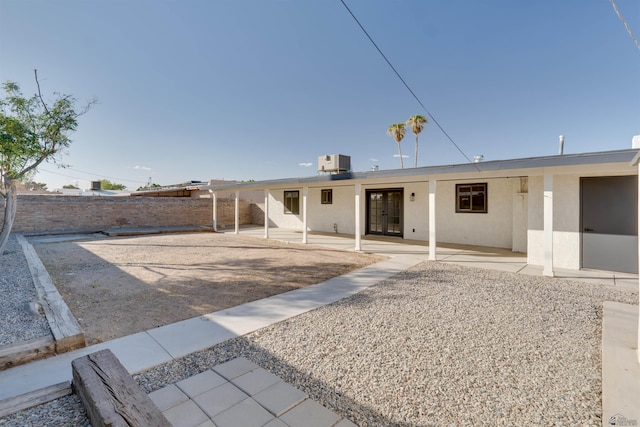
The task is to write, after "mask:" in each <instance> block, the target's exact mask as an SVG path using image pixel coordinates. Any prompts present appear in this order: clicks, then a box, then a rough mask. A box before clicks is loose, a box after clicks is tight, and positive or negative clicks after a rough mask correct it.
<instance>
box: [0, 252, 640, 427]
mask: <svg viewBox="0 0 640 427" xmlns="http://www.w3.org/2000/svg"><path fill="white" fill-rule="evenodd" d="M605 300H611V301H619V302H624V303H630V304H637V301H638V295H637V291H630V290H623V289H617V288H614V287H611V286H604V285H590V284H585V283H581V282H575V281H567V280H559V279H550V278H545V277H531V276H524V275H517V274H511V273H503V272H496V271H490V270H480V269H471V268H465V267H459V266H452V265H446V264H439V263H431V262H425V263H423V264H420V265H419V266H417V267H415V268H413V269H411V270H408V271H406V272H404V273H402V274H400V275H397V276H395V277H393V278H391V279H389V280H386V281H384V282H382V283H381V284H379V285H377V286H374V287H371V288H369V289H367V290H365V291H363V292H361V293H359V294H357V295H354V296H352V297H350V298H347V299H345V300H342V301H339V302H337V303H335V304H331V305H329V306H325V307H322V308H320V309H317V310H314V311H311V312H309V313H306V314H303V315H300V316H297V317H295V318H292V319H289V320H287V321H284V322H281V323H278V324H276V325H273V326H270V327H267V328H264V329H261V330H259V331H257V332H254V333H252V334H249V335H246V336H244V337H240V338H236V339H233V340H229V341H227V342H225V343H222V344H220V345H217V346H215V347H212V348H210V349H207V350H205V351H202V352H198V353H194V354H191V355H189V356H187V357H185V358H182V359H180V360H177V361H173V362H169V363H167V364H164V365H161V366H159V367H156V368H154V369H151V370H149V371H147V372H145V373H142V374H140V375H137V376H136V379H137V380H138V382H139V383H140V385H141V386H142V387H143V389H145V391H147V392H151V391H154V390H157V389H159V388H161V387H163V386H164V385H167V384H171V383H174V382H176V381H179V380H181V379H183V378H187V377H189V376H191V375H194V374H196V373H198V372H201V371H203V370H205V369H207V368H209V367H211V366H215V365H217V364H219V363H222V362H224V361H227V360H230V359H233V358H235V357H238V356H244V357H247V358H248V359H250V360H252V361H254V362H255V363H257V364H258V365H260V366H262V367H264V368H266V369H268V370H270V371H271V372H273V373H275V374H277V375H279V376H280V377H282V378H283V379H284V380H285V381H287V382H289V383H291V384H293V385H294V386H296V387H298V388H299V389H301V390H303V391H305V392H306V393H308V394H309V395H310V397H311V398H313V399H315V400H317V401H319V402H320V403H322V404H323V405H325V406H327V407H328V408H330V409H332V410H334V411H335V412H337V413H339V414H341V415H343V416H346V417H348V418H349V419H351V420H352V421H353V422H355V423H356V424H358V425H360V426H424V425H445V424H446V425H448V424H454V425H461V424H474V425H475V424H480V425H487V424H491V425H594V426H595V425H598V426H599V425H602V420H601V418H602V413H601V411H602V405H601V386H602V384H601V370H600V343H601V323H602V302H603V301H605ZM68 399H71V398H68ZM53 404H55V402H54V403H53ZM67 404H68V405H69V410H68V416H67V418H64V417H63V418H50V415H49V414H50V413H53V414H54V415H53V416H54V417H60V413H59V412H57V411H52V410H50V409H48V408H47V406H46V405H45V406H42V407H39V408H36V409H32V410H29V411H25V412H22V413H19V414H15V415H13V416H10V417H7V418H6V419H4V420H0V425H2V426H3V427H4V426H18V425H20V426H22V425H43V424H45V425H49V424H57V425H61V424H60V420H61V419H64V420H70V421H68V425H84V424H83V423H85V422H86V419H83V418H82V417H83V415H82V412H81V411H80V410H79V409H77V408H75V407H74V406H73V405H70V404H69V403H68V402H67ZM49 405H52V404H49ZM56 408H60V405H57V406H56ZM74 408H75V409H74ZM29 420H35V421H29ZM63 424H64V423H63Z"/></svg>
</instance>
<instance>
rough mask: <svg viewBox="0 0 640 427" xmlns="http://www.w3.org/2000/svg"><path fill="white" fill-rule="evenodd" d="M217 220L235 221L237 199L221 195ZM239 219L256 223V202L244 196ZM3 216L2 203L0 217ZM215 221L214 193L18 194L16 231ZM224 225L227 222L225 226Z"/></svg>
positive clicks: (150, 225) (218, 202)
mask: <svg viewBox="0 0 640 427" xmlns="http://www.w3.org/2000/svg"><path fill="white" fill-rule="evenodd" d="M217 208H218V212H217V216H218V224H219V225H224V226H226V227H233V224H234V211H235V205H234V201H233V200H229V199H220V198H219V199H218V200H217ZM239 208H240V224H250V223H251V203H250V202H249V201H246V200H240V204H239ZM3 216H4V210H3V206H0V221H2V219H3ZM211 224H212V212H211V199H198V198H190V197H98V196H96V197H93V196H56V195H24V194H20V195H18V209H17V212H16V219H15V222H14V224H13V228H12V231H15V232H39V231H72V230H103V229H107V228H129V227H153V226H184V225H204V226H210V225H211ZM221 228H224V227H221Z"/></svg>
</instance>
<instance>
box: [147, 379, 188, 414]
mask: <svg viewBox="0 0 640 427" xmlns="http://www.w3.org/2000/svg"><path fill="white" fill-rule="evenodd" d="M149 398H150V399H151V401H152V402H153V403H154V404H155V405H156V406H157V407H158V409H160V410H161V411H166V410H167V409H169V408H172V407H174V406H176V405H179V404H180V403H182V402H186V401H187V400H189V396H187V395H186V394H184V393H183V392H182V391H181V390H180V389H179V388H178V387H176V386H175V385H173V384H171V385H168V386H166V387H163V388H161V389H160V390H156V391H154V392H152V393H149Z"/></svg>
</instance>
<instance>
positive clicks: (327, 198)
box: [320, 189, 333, 205]
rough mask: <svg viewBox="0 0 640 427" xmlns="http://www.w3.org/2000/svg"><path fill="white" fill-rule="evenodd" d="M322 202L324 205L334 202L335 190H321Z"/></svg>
mask: <svg viewBox="0 0 640 427" xmlns="http://www.w3.org/2000/svg"><path fill="white" fill-rule="evenodd" d="M320 202H321V203H322V204H323V205H330V204H332V203H333V190H332V189H328V190H320Z"/></svg>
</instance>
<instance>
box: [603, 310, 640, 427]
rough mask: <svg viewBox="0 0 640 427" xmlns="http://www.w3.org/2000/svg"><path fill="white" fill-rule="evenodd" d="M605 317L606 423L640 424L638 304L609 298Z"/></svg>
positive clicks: (604, 386) (604, 389) (604, 409)
mask: <svg viewBox="0 0 640 427" xmlns="http://www.w3.org/2000/svg"><path fill="white" fill-rule="evenodd" d="M603 316H604V317H603V320H602V424H603V426H607V425H628V426H630V425H640V363H638V353H637V351H638V348H637V342H636V340H637V337H638V306H637V305H629V304H622V303H619V302H612V301H605V303H604V314H603ZM611 421H614V422H611Z"/></svg>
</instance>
